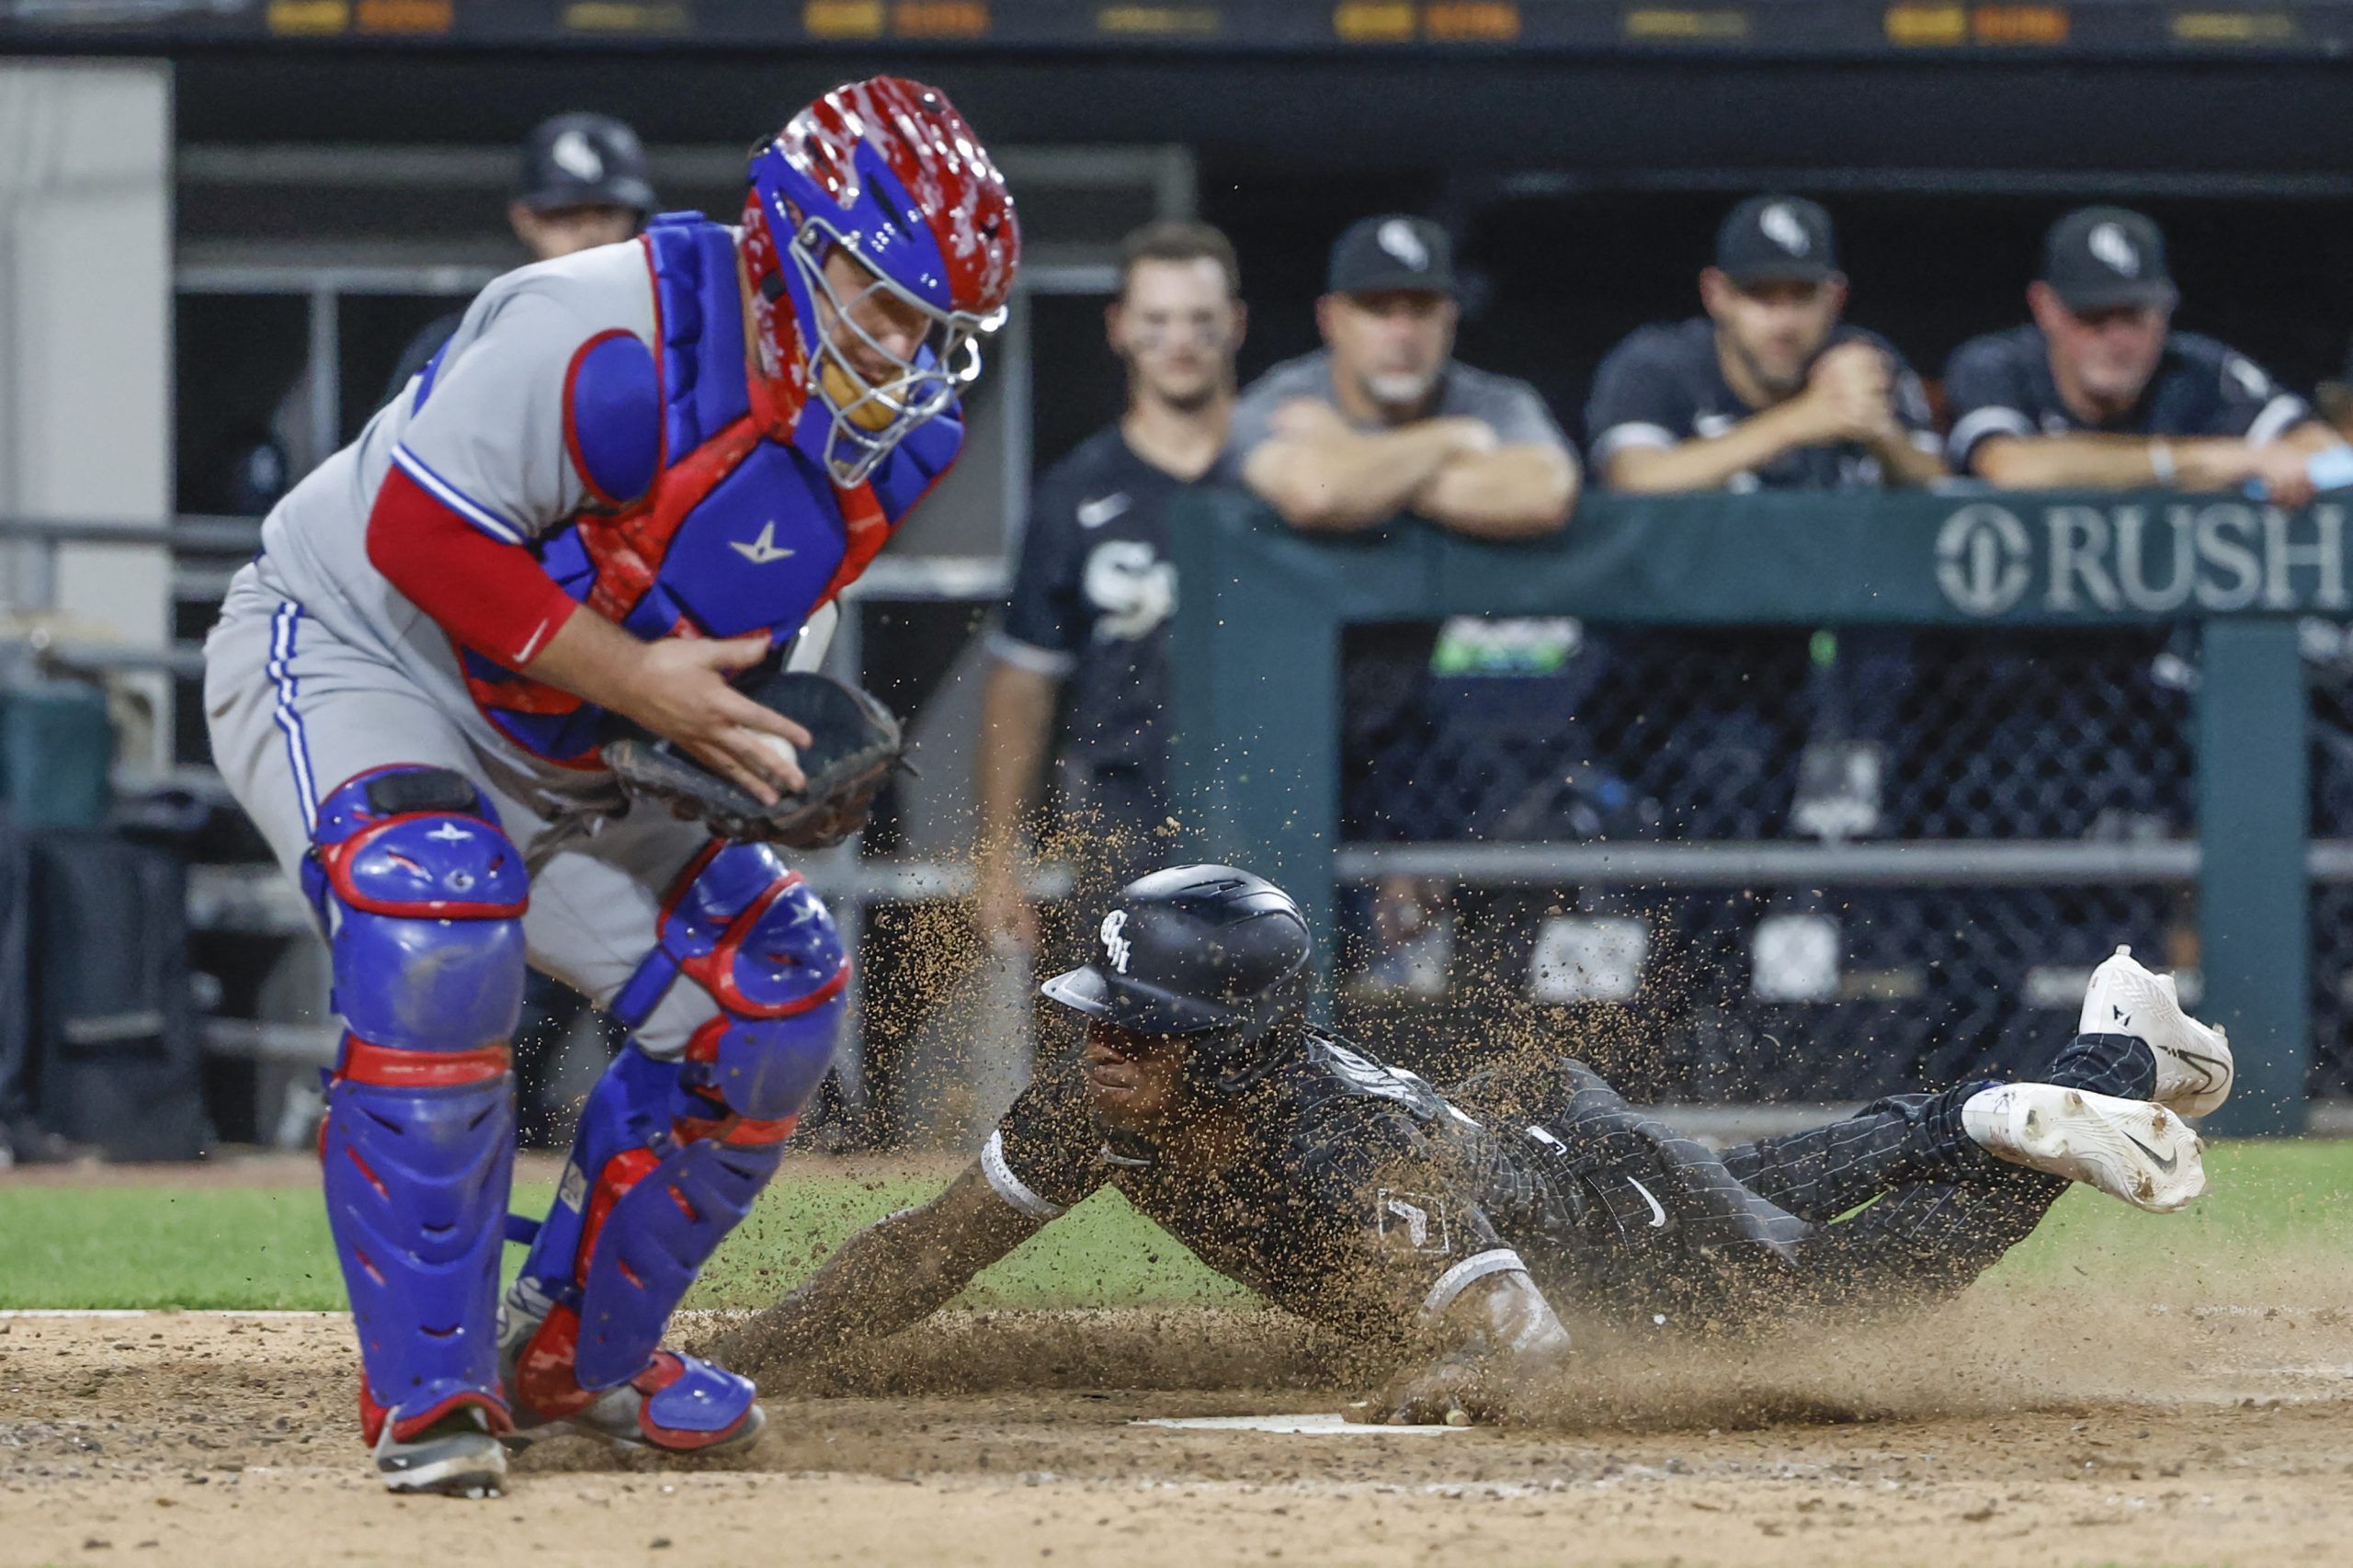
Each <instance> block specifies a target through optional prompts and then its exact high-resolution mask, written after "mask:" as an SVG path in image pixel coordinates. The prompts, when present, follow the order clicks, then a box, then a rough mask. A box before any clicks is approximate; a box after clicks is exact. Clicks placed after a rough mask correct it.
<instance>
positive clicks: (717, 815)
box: [603, 671, 904, 849]
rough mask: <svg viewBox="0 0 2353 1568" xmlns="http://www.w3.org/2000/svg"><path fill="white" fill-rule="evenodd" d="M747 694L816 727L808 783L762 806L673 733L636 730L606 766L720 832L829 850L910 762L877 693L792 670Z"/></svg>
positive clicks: (625, 785) (629, 784) (607, 749)
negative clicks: (682, 746) (663, 736)
mask: <svg viewBox="0 0 2353 1568" xmlns="http://www.w3.org/2000/svg"><path fill="white" fill-rule="evenodd" d="M744 695H745V696H746V697H748V698H750V699H752V700H753V701H755V702H756V703H759V704H760V705H761V706H762V707H765V708H772V709H774V710H776V711H778V712H779V713H781V714H783V715H784V716H785V717H786V718H788V719H790V720H792V721H793V722H796V723H798V724H799V725H800V726H801V728H802V729H804V730H807V731H808V732H809V744H807V745H805V746H803V747H801V754H800V757H801V773H802V775H803V776H804V777H805V778H807V779H808V782H807V783H806V784H805V785H803V786H802V787H801V790H798V791H797V792H795V793H793V794H790V795H787V796H785V797H784V798H783V799H781V800H779V801H777V803H776V804H775V805H773V806H763V805H761V804H760V803H759V801H756V800H754V799H753V798H752V797H751V796H750V795H749V794H747V793H745V791H744V790H743V789H742V788H741V787H740V786H738V785H737V784H735V783H733V781H731V780H729V779H726V778H722V777H720V776H719V775H718V774H716V773H713V772H712V771H711V770H710V768H708V767H704V766H703V765H702V764H701V763H699V762H697V761H696V760H695V759H694V758H693V757H691V756H687V755H686V754H684V753H683V752H681V751H679V750H678V748H677V747H676V746H675V745H672V744H670V743H669V742H668V741H665V740H658V739H656V738H654V737H653V736H651V735H645V734H636V735H629V736H624V737H622V738H621V739H619V740H614V741H608V742H607V743H606V744H605V746H604V751H603V755H604V758H605V766H606V767H609V768H611V769H612V770H613V777H614V778H618V779H619V780H620V786H621V789H622V790H624V791H625V792H626V793H627V794H628V795H629V797H630V798H631V800H633V801H656V802H658V803H659V804H661V805H662V806H664V807H665V808H667V809H668V811H669V812H670V813H671V815H673V816H677V817H684V818H686V819H688V820H689V821H693V822H700V823H706V824H710V830H711V831H712V832H713V833H715V834H717V835H720V836H721V837H722V838H734V839H746V840H759V841H773V842H776V843H779V844H789V845H790V846H793V847H794V848H796V849H824V848H826V847H828V846H832V845H835V844H839V843H840V842H841V841H842V840H843V839H845V838H847V837H848V836H849V835H851V834H853V833H856V832H857V831H858V829H859V828H861V827H864V826H865V825H866V813H867V812H869V811H870V810H871V809H872V808H873V805H874V797H875V796H876V795H878V794H880V793H881V791H882V786H883V785H884V784H885V783H886V782H888V781H889V779H890V777H891V774H892V771H893V770H894V769H896V768H898V767H903V766H904V763H903V762H902V761H901V759H900V755H899V754H900V752H901V750H902V749H903V747H904V741H903V740H902V738H901V736H900V733H899V721H898V720H897V719H896V718H895V717H894V716H893V715H892V712H891V710H889V709H888V708H885V707H883V706H882V704H881V702H880V701H879V700H877V699H875V697H874V696H873V695H872V694H871V693H870V692H864V691H860V690H859V689H858V687H854V686H850V685H847V684H846V683H844V682H842V681H838V680H835V679H834V678H833V677H832V676H821V675H811V674H808V673H806V672H802V671H786V672H783V673H781V674H778V675H771V676H764V677H762V678H761V679H760V680H758V681H757V682H756V683H755V684H753V685H752V686H749V687H745V691H744Z"/></svg>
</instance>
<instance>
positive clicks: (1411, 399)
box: [1225, 213, 1581, 973]
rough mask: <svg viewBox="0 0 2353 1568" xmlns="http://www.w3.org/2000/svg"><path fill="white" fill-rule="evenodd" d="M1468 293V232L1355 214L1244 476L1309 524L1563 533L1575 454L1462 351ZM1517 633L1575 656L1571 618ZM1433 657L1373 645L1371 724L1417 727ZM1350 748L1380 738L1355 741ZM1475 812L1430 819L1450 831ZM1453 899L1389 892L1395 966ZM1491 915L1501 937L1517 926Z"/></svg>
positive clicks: (1386, 888) (1290, 516)
mask: <svg viewBox="0 0 2353 1568" xmlns="http://www.w3.org/2000/svg"><path fill="white" fill-rule="evenodd" d="M1461 299H1462V289H1461V280H1460V279H1459V278H1458V277H1457V276H1456V273H1455V267H1454V248H1453V242H1452V241H1451V240H1450V239H1449V237H1448V234H1447V232H1446V231H1445V230H1444V229H1443V228H1441V227H1439V226H1438V224H1436V223H1433V222H1429V221H1428V220H1427V219H1422V218H1414V217H1408V216H1405V215H1404V214H1402V213H1389V214H1385V215H1381V216H1378V217H1371V218H1366V219H1362V220H1360V221H1359V222H1356V223H1354V224H1352V225H1350V226H1349V228H1348V229H1347V231H1346V232H1344V233H1342V234H1341V235H1340V237H1339V239H1338V241H1337V242H1336V243H1335V244H1334V245H1333V247H1332V256H1331V262H1330V267H1329V271H1328V274H1327V286H1326V290H1325V292H1324V296H1323V297H1322V298H1321V299H1319V300H1318V301H1316V303H1315V322H1316V326H1317V328H1318V329H1319V330H1320V331H1321V333H1322V335H1323V338H1324V347H1323V348H1321V349H1319V350H1317V351H1316V352H1314V353H1312V354H1306V355H1302V356H1301V357H1300V358H1295V359H1290V360H1286V361H1284V362H1283V363H1281V364H1279V365H1277V366H1276V367H1274V369H1270V370H1268V371H1267V373H1266V374H1265V375H1263V376H1261V377H1260V378H1259V379H1258V380H1257V381H1254V382H1252V383H1251V385H1250V386H1249V388H1248V390H1246V391H1245V392H1243V394H1242V400H1241V402H1240V403H1239V404H1238V405H1237V406H1236V407H1235V409H1234V414H1233V434H1232V436H1231V437H1230V438H1229V439H1228V442H1227V459H1226V464H1225V466H1226V467H1227V469H1228V470H1229V472H1233V473H1234V474H1236V475H1238V477H1239V478H1240V479H1241V480H1242V481H1243V482H1244V483H1245V484H1247V485H1248V486H1249V488H1250V489H1251V490H1253V491H1255V492H1256V494H1258V495H1259V497H1260V498H1261V499H1263V500H1265V501H1266V502H1267V505H1269V506H1273V507H1274V508H1275V510H1276V511H1277V512H1279V513H1280V514H1281V516H1282V517H1283V519H1284V520H1285V521H1286V522H1288V523H1290V525H1291V527H1293V528H1299V529H1301V530H1302V531H1305V532H1313V533H1333V532H1337V533H1348V532H1355V531H1358V530H1362V529H1365V528H1377V527H1380V526H1381V525H1384V524H1386V523H1388V522H1390V521H1391V520H1392V519H1393V518H1395V517H1397V516H1398V515H1399V514H1401V513H1412V514H1413V515H1415V516H1416V517H1425V518H1427V519H1428V520H1429V521H1431V522H1434V523H1437V524H1438V525H1439V526H1440V527H1442V528H1450V529H1452V530H1454V531H1455V532H1458V533H1464V534H1470V535H1472V536H1475V537H1479V538H1485V539H1529V538H1537V537H1540V536H1542V535H1545V534H1551V533H1557V532H1559V531H1560V530H1561V528H1563V527H1564V526H1565V525H1566V524H1567V522H1568V518H1569V514H1570V512H1571V510H1572V508H1574V506H1575V505H1576V497H1577V491H1578V486H1579V483H1580V479H1581V476H1580V473H1579V472H1578V467H1577V460H1576V454H1575V452H1574V450H1573V449H1571V447H1570V445H1569V439H1568V437H1566V436H1565V435H1563V433H1562V431H1561V427H1560V426H1559V424H1558V423H1557V422H1555V421H1554V419H1553V418H1552V412H1551V410H1549V409H1548V408H1546V406H1545V404H1544V400H1543V398H1542V396H1541V395H1540V394H1539V393H1538V392H1537V391H1536V389H1535V388H1534V387H1532V386H1530V385H1529V384H1528V383H1527V382H1526V381H1518V380H1515V379H1513V378H1511V377H1509V376H1501V375H1496V374H1495V373H1493V372H1491V371H1486V370H1481V369H1475V368H1473V367H1472V366H1469V365H1465V364H1462V363H1461V361H1459V360H1457V359H1456V358H1454V340H1455V332H1456V329H1457V327H1458V326H1459V325H1460V324H1461V316H1462V305H1461ZM1480 630H1481V629H1479V628H1477V627H1475V626H1473V627H1464V626H1462V625H1460V624H1449V626H1447V627H1445V628H1443V629H1441V631H1440V632H1439V634H1438V640H1437V642H1438V647H1439V648H1447V647H1449V646H1459V645H1466V644H1470V643H1472V642H1476V641H1477V633H1478V631H1480ZM1487 630H1491V631H1500V630H1504V629H1502V628H1489V629H1487ZM1509 630H1510V631H1513V632H1517V633H1525V642H1526V644H1527V645H1528V648H1529V653H1530V654H1531V655H1532V656H1533V658H1534V660H1535V661H1536V662H1538V663H1565V662H1567V661H1568V660H1569V659H1570V658H1571V657H1572V656H1573V655H1574V641H1575V637H1576V632H1575V631H1574V628H1573V627H1572V626H1571V624H1570V623H1567V622H1563V621H1560V620H1552V621H1549V622H1547V621H1525V622H1520V623H1518V624H1517V625H1516V626H1513V627H1512V628H1510V629H1509ZM1466 632H1469V633H1470V635H1467V636H1466V635H1465V633H1466ZM1432 655H1433V650H1432V641H1431V639H1430V638H1429V637H1427V635H1423V634H1420V633H1417V632H1414V631H1409V630H1407V629H1403V628H1400V629H1396V630H1395V631H1393V632H1391V633H1388V634H1376V639H1375V643H1374V644H1373V645H1360V646H1359V648H1358V650H1357V652H1356V653H1355V655H1354V659H1353V661H1352V662H1354V663H1355V664H1356V665H1357V666H1358V672H1359V673H1358V674H1357V675H1355V676H1352V677H1351V682H1350V684H1351V686H1352V687H1354V688H1355V690H1356V691H1357V692H1359V693H1363V694H1366V695H1367V696H1372V695H1374V694H1378V697H1379V700H1378V701H1375V702H1369V703H1364V704H1356V703H1352V704H1351V713H1350V723H1351V724H1352V726H1355V727H1356V728H1357V729H1358V731H1359V732H1360V733H1367V734H1370V733H1377V732H1379V731H1381V730H1382V729H1384V728H1386V727H1387V726H1389V725H1390V724H1392V723H1394V722H1401V721H1403V722H1411V720H1410V719H1408V718H1407V715H1408V714H1410V713H1412V712H1413V711H1414V710H1415V707H1416V705H1417V702H1416V699H1420V698H1422V697H1423V695H1424V693H1425V692H1426V691H1427V688H1428V687H1429V684H1430V677H1429V675H1428V671H1429V669H1430V666H1431V665H1432V662H1433V656H1432ZM1502 678H1506V679H1508V678H1510V677H1508V676H1506V677H1502ZM1418 705H1419V706H1421V707H1425V708H1426V707H1427V706H1430V704H1428V703H1420V704H1418ZM1489 706H1491V705H1490V704H1447V705H1444V709H1443V710H1442V713H1441V716H1440V718H1439V720H1438V726H1439V731H1440V733H1438V734H1434V735H1432V736H1431V737H1430V738H1429V739H1428V741H1427V743H1426V744H1427V745H1428V746H1429V747H1431V748H1432V749H1435V750H1444V749H1448V748H1449V747H1453V746H1477V745H1479V744H1483V742H1484V741H1485V740H1486V739H1488V738H1489V733H1490V732H1491V731H1492V729H1493V726H1492V725H1491V724H1489V723H1488V722H1486V719H1485V717H1484V710H1485V709H1486V708H1487V707H1489ZM1349 749H1350V750H1351V752H1352V753H1353V752H1357V751H1360V750H1361V749H1363V748H1362V747H1361V746H1360V745H1358V744H1355V743H1354V742H1353V741H1352V743H1351V744H1350V748H1349ZM1384 804H1385V802H1384ZM1461 825H1465V824H1449V823H1443V822H1434V821H1430V820H1427V819H1424V820H1421V821H1418V822H1417V823H1416V824H1415V826H1416V828H1417V830H1418V831H1419V833H1420V834H1421V835H1427V836H1433V837H1435V836H1442V835H1445V834H1446V833H1447V832H1448V831H1449V829H1450V828H1455V827H1459V826H1461ZM1437 903H1438V890H1436V889H1431V888H1423V887H1419V886H1417V885H1415V883H1413V882H1412V881H1408V880H1406V879H1403V878H1390V879H1388V880H1386V881H1383V882H1381V884H1379V886H1378V887H1376V889H1375V890H1374V897H1373V911H1372V924H1373V928H1374V932H1375V935H1376V937H1377V940H1378V942H1379V943H1380V944H1381V945H1382V946H1384V947H1385V948H1386V949H1388V951H1387V953H1386V955H1385V956H1384V957H1382V958H1381V959H1378V960H1376V968H1377V969H1378V970H1379V971H1381V972H1383V973H1387V972H1391V971H1402V970H1409V969H1410V968H1411V967H1412V960H1411V957H1410V955H1411V953H1412V952H1413V950H1414V949H1415V948H1416V947H1417V946H1419V945H1421V944H1424V943H1427V942H1429V941H1431V940H1432V939H1433V937H1434V936H1435V934H1436V933H1437V932H1438V931H1439V930H1440V929H1442V922H1441V920H1440V918H1439V912H1438V908H1437ZM1480 924H1482V925H1483V926H1486V927H1487V928H1488V929H1489V930H1491V931H1493V932H1494V933H1495V934H1497V935H1499V936H1500V935H1501V934H1502V933H1503V932H1504V930H1505V928H1506V923H1503V922H1483V923H1480Z"/></svg>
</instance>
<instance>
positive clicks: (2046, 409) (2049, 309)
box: [1945, 207, 2337, 506]
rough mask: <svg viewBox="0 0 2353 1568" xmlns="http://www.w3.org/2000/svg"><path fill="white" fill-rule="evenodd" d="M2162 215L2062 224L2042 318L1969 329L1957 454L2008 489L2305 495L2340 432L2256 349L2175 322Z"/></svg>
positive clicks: (1956, 362)
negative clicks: (1993, 329) (2242, 350)
mask: <svg viewBox="0 0 2353 1568" xmlns="http://www.w3.org/2000/svg"><path fill="white" fill-rule="evenodd" d="M2179 299H2180V294H2179V291H2178V290H2176V288H2175V287H2174V282H2173V275H2172V273H2171V271H2170V270H2169V269H2168V268H2167V267H2166V265H2165V236H2164V235H2163V234H2162V233H2159V232H2158V229H2157V226H2156V224H2154V222H2150V221H2149V220H2148V219H2147V218H2145V217H2143V216H2142V215H2141V214H2140V213H2138V212H2132V211H2128V210H2125V209H2123V208H2121V207H2086V208H2083V209H2081V210H2077V211H2074V212H2070V213H2068V214H2067V215H2066V216H2065V217H2063V218H2062V219H2060V220H2059V222H2057V223H2055V224H2053V225H2052V229H2051V233H2050V236H2049V237H2048V239H2046V240H2045V242H2044V245H2043V259H2042V276H2041V277H2040V278H2037V279H2036V280H2035V281H2034V282H2033V283H2031V284H2029V285H2028V287H2027V305H2028V307H2029V309H2030V310H2031V311H2032V312H2033V314H2034V322H2033V324H2031V325H2029V326H2021V327H2014V328H2012V329H2011V330H2010V331H2007V332H1997V333H1991V334H1988V335H1985V336H1984V337H1979V338H1975V339H1972V341H1970V342H1968V343H1964V344H1962V345H1961V347H1960V348H1959V349H1958V350H1956V351H1955V352H1954V354H1953V357H1952V362H1951V363H1950V365H1949V366H1948V367H1947V368H1946V370H1945V393H1946V396H1947V398H1948V399H1949V402H1950V403H1951V405H1952V417H1953V426H1952V436H1951V437H1950V440H1949V443H1948V447H1949V452H1950V455H1951V458H1952V462H1953V466H1954V467H1956V468H1958V469H1961V470H1962V471H1964V472H1971V473H1974V474H1977V475H1978V476H1979V477H1981V478H1984V479H1986V480H1989V481H1991V482H1992V483H1995V484H1998V485H2001V486H2003V487H2004V488H2006V489H2017V490H2034V489H2057V488H2065V487H2069V486H2111V485H2112V486H2115V487H2118V488H2120V489H2130V488H2134V487H2141V486H2152V485H2154V486H2160V487H2170V488H2179V489H2183V490H2229V489H2234V488H2241V487H2245V488H2246V489H2249V490H2251V491H2253V492H2254V493H2256V494H2260V495H2263V496H2265V497H2266V498H2268V499H2270V500H2273V501H2276V502H2279V504H2281V505H2283V506H2301V505H2302V504H2303V503H2304V502H2306V501H2309V500H2311V499H2312V496H2313V492H2314V490H2315V489H2316V488H2321V487H2329V476H2328V469H2327V466H2326V465H2325V464H2324V465H2323V468H2322V470H2321V471H2320V472H2319V474H2318V476H2317V480H2316V477H2315V474H2314V472H2313V470H2312V461H2313V458H2314V456H2315V455H2317V454H2319V453H2320V452H2322V451H2324V450H2325V449H2328V448H2330V447H2333V446H2335V445H2336V441H2337V437H2336V436H2335V435H2334V434H2333V433H2332V432H2330V431H2329V430H2328V428H2327V427H2326V426H2324V425H2322V424H2320V423H2319V422H2318V421H2316V420H2314V419H2313V417H2312V411H2311V410H2310V409H2309V408H2308V407H2307V406H2306V405H2305V403H2304V401H2303V399H2302V398H2300V397H2297V396H2296V395H2295V394H2293V393H2292V392H2287V391H2284V390H2283V389H2282V388H2280V387H2279V384H2278V383H2277V382H2275V381H2272V379H2271V378H2270V377H2269V376H2268V375H2267V374H2265V373H2264V371H2263V369H2261V368H2260V367H2259V366H2257V365H2256V363H2255V362H2254V361H2253V360H2251V359H2249V358H2246V357H2245V355H2243V354H2238V353H2234V352H2233V351H2232V350H2231V349H2229V348H2227V347H2224V346H2222V344H2220V343H2217V342H2215V341H2214V340H2213V339H2211V338H2207V337H2200V336H2197V335H2193V334H2190V333H2186V332H2173V331H2171V330H2170V328H2171V324H2172V319H2173V309H2174V306H2175V304H2176V303H2177V301H2178V300H2179Z"/></svg>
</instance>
